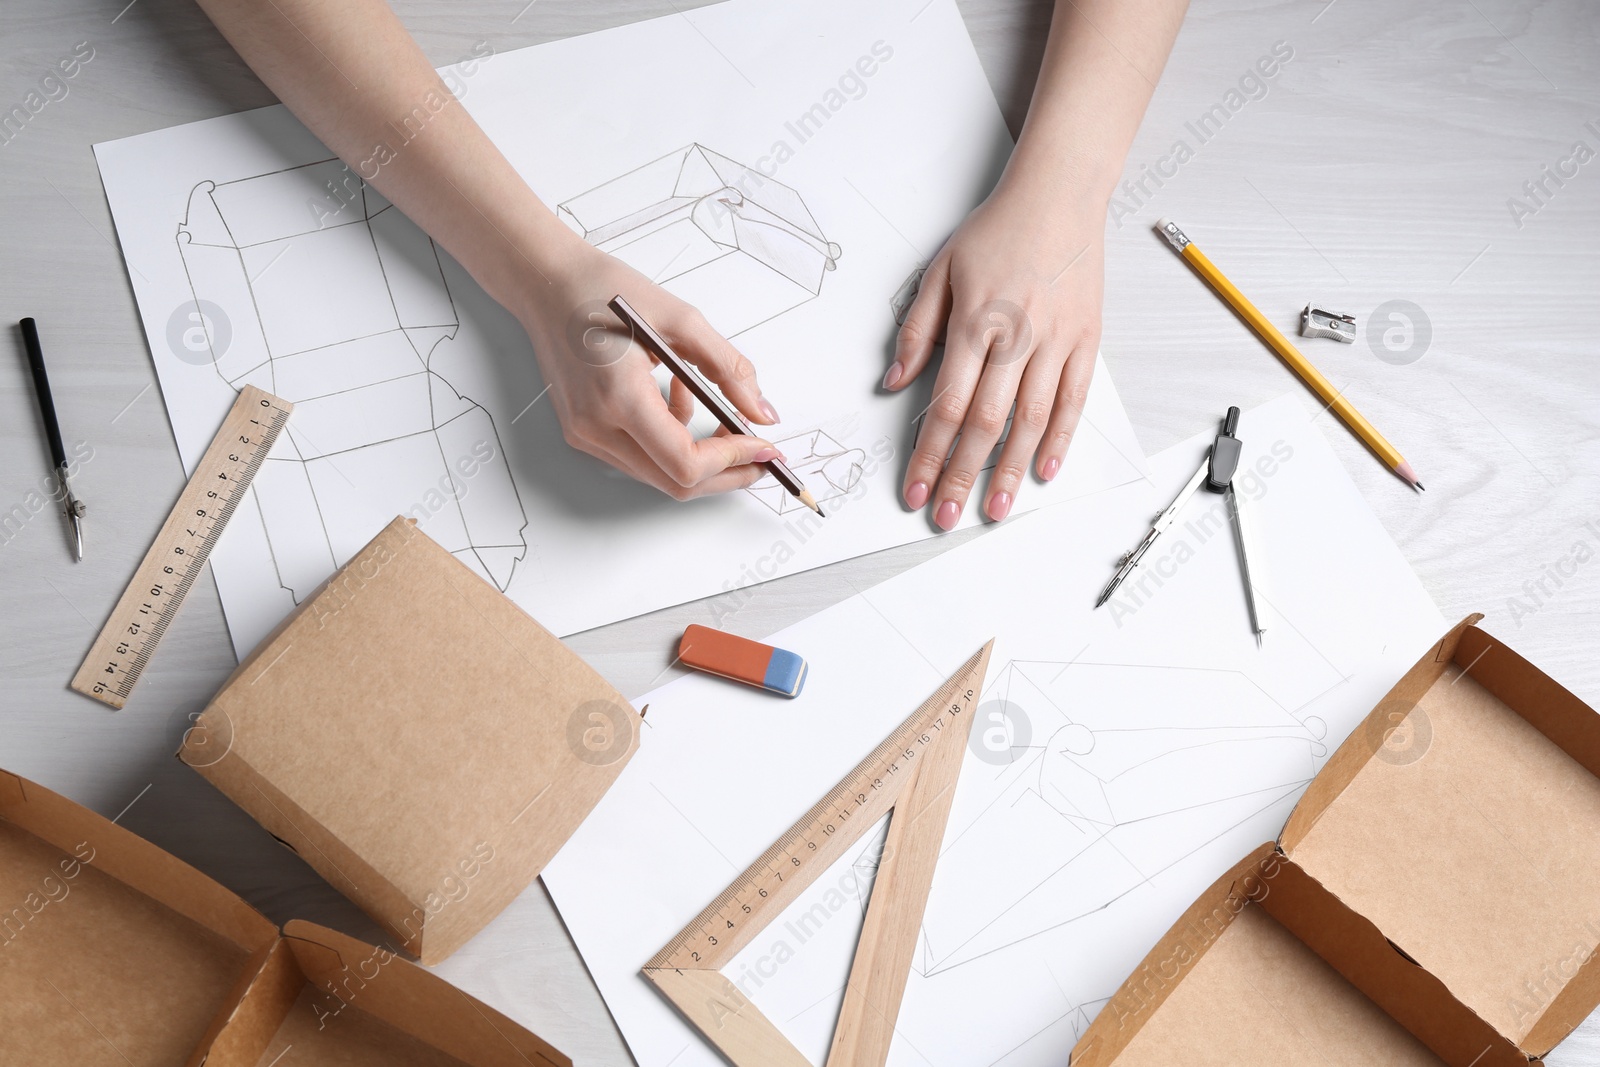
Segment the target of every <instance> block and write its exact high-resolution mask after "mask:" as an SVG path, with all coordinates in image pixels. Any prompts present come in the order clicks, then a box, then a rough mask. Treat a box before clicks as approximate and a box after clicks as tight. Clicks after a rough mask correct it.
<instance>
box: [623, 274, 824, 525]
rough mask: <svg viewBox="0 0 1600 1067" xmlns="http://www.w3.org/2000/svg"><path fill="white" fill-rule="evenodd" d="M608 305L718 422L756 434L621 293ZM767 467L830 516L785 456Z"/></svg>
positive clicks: (810, 504)
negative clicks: (790, 466)
mask: <svg viewBox="0 0 1600 1067" xmlns="http://www.w3.org/2000/svg"><path fill="white" fill-rule="evenodd" d="M607 306H608V307H610V308H611V310H612V311H613V312H614V313H615V314H616V316H617V318H619V319H621V320H622V323H623V325H625V326H627V327H628V329H629V330H631V331H632V333H633V335H634V340H636V341H638V342H639V343H640V344H642V345H644V347H645V348H647V349H649V350H650V354H651V355H652V356H655V357H656V358H657V359H659V360H660V361H661V363H662V365H663V366H665V367H666V368H667V370H669V371H671V372H672V374H673V376H674V377H675V378H677V379H678V380H679V381H680V382H682V383H683V384H684V385H686V386H688V388H689V392H691V393H693V394H694V396H695V399H696V400H698V401H700V403H702V404H704V405H705V406H706V408H707V409H708V410H709V411H710V412H711V414H713V415H715V416H716V418H717V421H718V422H720V423H722V425H723V426H725V427H727V429H728V432H729V433H742V434H749V435H750V436H752V437H754V436H755V435H756V434H755V431H754V430H752V429H751V428H750V424H749V423H747V422H745V421H744V418H743V417H742V416H740V414H739V413H738V412H737V411H735V410H734V407H733V405H732V404H730V403H728V402H727V401H726V400H724V399H723V398H722V397H721V396H720V395H718V394H717V393H716V392H715V391H714V390H713V389H712V388H711V386H710V384H709V383H708V382H707V381H706V380H705V379H704V378H702V377H700V372H699V371H697V370H695V368H694V365H693V364H691V363H690V362H689V361H688V360H686V359H684V358H683V357H682V356H680V355H678V353H676V352H674V351H673V350H672V346H671V345H669V344H667V342H666V339H665V338H663V337H662V336H661V335H660V334H659V333H656V331H655V329H654V328H653V327H652V326H651V325H650V324H649V323H648V322H646V321H644V319H643V318H642V317H640V315H639V313H638V312H637V311H635V310H633V308H632V307H630V306H629V304H628V302H627V301H626V300H624V299H623V298H622V295H621V294H620V293H619V294H618V295H617V296H614V297H612V298H611V302H610V303H609V304H608V305H607ZM763 466H765V467H766V468H767V470H769V471H771V472H772V476H773V477H774V478H776V479H777V480H778V484H779V485H781V486H783V487H784V489H786V490H788V492H789V495H790V496H793V497H794V498H795V499H796V500H798V501H800V503H802V504H804V505H805V506H806V507H808V508H810V509H811V510H812V511H815V512H816V513H817V514H818V515H821V516H822V517H823V518H827V517H828V516H827V513H826V512H825V511H823V510H822V508H820V507H818V506H817V498H816V497H814V496H812V495H811V490H809V489H807V488H806V487H805V483H804V482H802V481H801V480H800V478H799V476H798V475H796V474H795V472H794V471H792V470H790V469H789V467H788V465H787V464H785V463H784V462H783V461H782V460H781V459H775V460H772V461H771V462H769V463H765V464H763Z"/></svg>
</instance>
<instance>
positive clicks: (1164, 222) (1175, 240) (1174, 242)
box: [1156, 218, 1189, 252]
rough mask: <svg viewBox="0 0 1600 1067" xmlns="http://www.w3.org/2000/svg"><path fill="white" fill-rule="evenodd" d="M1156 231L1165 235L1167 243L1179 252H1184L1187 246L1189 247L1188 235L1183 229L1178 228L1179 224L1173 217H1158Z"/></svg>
mask: <svg viewBox="0 0 1600 1067" xmlns="http://www.w3.org/2000/svg"><path fill="white" fill-rule="evenodd" d="M1156 232H1157V233H1159V234H1160V235H1161V236H1163V237H1165V238H1166V239H1167V243H1168V244H1170V245H1171V246H1172V247H1173V249H1174V250H1176V251H1178V252H1182V251H1183V250H1184V249H1185V248H1188V247H1189V237H1188V235H1187V234H1185V233H1184V232H1183V231H1182V230H1180V229H1178V224H1177V223H1176V222H1173V221H1172V220H1171V219H1166V218H1163V219H1157V220H1156Z"/></svg>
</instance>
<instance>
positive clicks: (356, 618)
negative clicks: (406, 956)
mask: <svg viewBox="0 0 1600 1067" xmlns="http://www.w3.org/2000/svg"><path fill="white" fill-rule="evenodd" d="M639 728H640V719H639V716H638V714H637V713H636V712H635V711H634V710H633V708H632V707H631V706H629V704H628V703H627V701H626V700H624V699H623V698H622V696H621V695H620V694H618V693H617V691H616V690H615V689H613V688H612V687H611V686H610V685H608V684H607V683H606V682H605V680H604V679H602V678H601V677H600V676H599V675H598V674H597V673H595V671H594V670H593V669H592V668H590V667H589V666H588V665H587V664H586V663H584V662H583V661H582V660H581V659H579V658H578V657H577V656H576V655H574V654H573V653H572V652H571V651H570V650H568V649H567V648H566V646H564V645H563V644H562V643H561V642H560V641H558V640H557V639H556V638H555V637H553V636H551V634H550V633H549V631H547V630H545V629H544V628H543V627H542V626H540V625H539V624H538V623H537V622H535V621H534V620H533V619H532V618H530V617H528V616H527V615H526V614H524V613H523V612H522V610H521V609H520V608H518V607H517V606H516V605H515V604H513V603H512V602H511V601H510V600H509V599H508V598H506V597H505V596H504V595H502V594H501V593H500V592H498V591H497V590H496V589H494V587H493V586H491V585H489V584H488V583H487V582H485V581H484V580H483V579H482V578H480V577H479V576H478V575H477V574H476V573H474V572H473V571H472V570H471V569H469V568H468V567H467V566H466V565H465V564H464V563H462V562H461V560H460V559H458V558H457V557H456V556H454V555H453V554H451V553H450V552H447V551H446V550H445V549H444V548H443V547H441V546H439V545H438V544H436V543H434V542H433V541H432V540H431V539H430V538H428V536H427V535H426V534H423V533H422V532H421V531H420V530H418V529H417V528H416V527H415V526H414V525H413V524H412V523H410V522H408V521H406V520H404V519H400V518H397V519H395V520H394V522H393V523H391V524H390V525H389V526H388V527H387V528H386V529H385V530H384V531H383V532H382V533H380V534H379V535H378V536H377V537H376V538H374V539H373V541H372V543H371V544H369V545H368V546H367V547H366V548H364V549H362V550H361V551H360V552H359V553H357V554H356V556H355V558H354V559H352V560H351V561H350V562H349V564H347V565H346V566H345V567H344V568H342V569H341V570H340V571H339V572H338V573H336V574H335V575H334V576H333V577H332V578H331V579H330V580H329V581H328V583H327V584H326V585H325V586H324V587H323V588H322V589H321V590H320V591H318V592H317V593H315V594H314V595H313V596H311V597H310V598H308V599H307V600H306V601H305V602H304V603H302V604H301V605H300V606H299V608H297V609H296V610H295V611H294V613H293V614H291V615H290V617H289V618H288V619H287V620H285V622H284V623H283V624H282V625H281V626H280V627H279V628H278V630H277V631H276V632H275V633H274V634H272V635H271V636H270V637H268V638H267V640H266V641H264V642H262V644H261V645H260V646H258V647H257V648H256V650H255V651H254V652H253V653H251V655H250V656H248V657H246V659H245V660H244V662H243V663H241V664H240V665H239V668H238V669H237V670H236V671H235V672H234V674H233V675H232V676H231V677H230V678H229V679H228V681H227V682H226V683H225V684H224V685H223V687H222V689H221V690H220V691H219V692H218V693H217V695H216V697H215V698H214V699H213V700H212V702H211V703H210V705H209V706H207V708H206V710H205V711H204V712H203V713H202V714H201V716H200V719H199V721H198V723H197V725H196V728H195V729H193V730H191V731H190V732H189V734H188V736H187V737H186V738H185V739H184V744H183V747H182V749H181V750H180V752H179V756H180V757H181V758H182V759H183V760H184V762H186V763H188V764H189V765H190V766H192V767H194V768H195V769H196V770H198V771H199V772H200V774H202V775H203V776H205V777H206V778H207V779H208V780H209V781H210V782H211V783H212V784H213V785H215V786H216V787H217V788H218V789H220V790H222V792H223V793H225V794H227V795H228V796H229V797H230V798H232V799H233V801H234V802H235V803H237V804H238V805H239V806H240V807H242V808H244V809H245V810H246V811H247V812H249V813H250V814H251V815H252V816H253V817H254V818H255V819H256V820H257V821H258V822H259V823H261V825H262V826H264V827H265V828H266V829H267V830H268V831H270V832H271V833H272V834H273V835H274V836H276V837H277V838H279V839H280V840H282V841H283V842H284V843H285V844H287V845H288V846H289V847H291V848H292V849H294V850H295V851H296V852H297V853H298V854H299V855H300V856H301V857H302V858H303V859H304V860H305V861H306V862H307V863H309V864H310V865H311V866H312V867H314V868H315V869H316V870H317V872H318V873H319V874H321V875H322V876H323V877H324V878H326V879H327V880H328V881H329V882H330V883H331V884H332V885H333V886H334V887H335V888H337V889H339V891H340V892H342V893H344V894H345V895H346V896H348V897H349V898H350V899H351V900H353V901H354V902H355V903H356V904H358V905H359V906H360V907H361V908H362V909H364V910H365V911H366V912H367V913H368V914H369V915H371V916H372V917H373V919H375V920H376V921H377V922H378V923H379V924H381V925H382V926H383V927H384V929H385V930H387V931H388V932H389V933H390V935H391V936H392V937H394V938H395V939H396V942H397V943H399V944H401V945H403V946H404V947H405V948H406V950H407V951H409V952H412V953H414V954H415V955H417V956H418V957H419V958H421V960H422V961H423V962H424V963H435V962H437V961H439V960H442V959H444V958H445V957H446V956H448V955H449V954H450V953H451V952H453V951H454V950H455V949H456V948H457V947H459V946H460V945H461V944H462V942H464V941H466V940H467V939H468V938H469V937H471V936H472V935H473V934H475V933H477V932H478V930H480V929H481V928H482V927H483V926H484V924H486V923H487V922H488V921H489V920H490V919H492V918H493V917H494V916H495V915H496V914H498V913H499V912H500V910H501V909H502V908H504V907H505V905H506V904H507V903H509V902H510V901H511V900H512V898H514V897H515V896H516V895H517V894H518V893H520V892H522V890H523V889H525V888H527V886H528V884H529V883H530V882H532V881H533V879H534V878H535V877H536V876H537V875H538V873H539V871H540V869H541V868H542V867H543V866H544V864H545V862H546V861H547V860H549V858H550V857H551V856H552V855H554V854H555V851H556V850H557V849H558V848H559V847H560V846H561V845H562V843H564V842H565V841H566V839H567V837H568V836H570V835H571V833H572V831H573V830H574V829H575V828H576V827H577V825H578V823H579V822H580V821H582V819H583V817H584V816H585V815H587V814H588V812H589V810H590V809H591V808H592V807H593V806H594V805H595V803H596V802H598V801H599V799H600V797H601V796H602V795H603V794H604V793H605V791H606V789H607V788H608V787H609V786H610V785H611V783H612V781H613V780H615V778H616V776H617V774H618V773H619V772H620V771H621V769H622V767H623V765H624V764H625V763H626V762H627V760H628V759H629V757H631V756H632V754H633V752H634V751H635V749H636V748H637V746H638V739H639Z"/></svg>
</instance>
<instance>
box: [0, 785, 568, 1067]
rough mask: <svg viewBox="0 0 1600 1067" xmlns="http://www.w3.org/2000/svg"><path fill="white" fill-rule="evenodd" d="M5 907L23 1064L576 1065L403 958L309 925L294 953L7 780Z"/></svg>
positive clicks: (127, 837) (136, 847)
mask: <svg viewBox="0 0 1600 1067" xmlns="http://www.w3.org/2000/svg"><path fill="white" fill-rule="evenodd" d="M0 894H3V896H0V901H3V907H4V908H5V909H7V910H5V911H4V912H0V1059H3V1060H4V1062H6V1063H8V1064H9V1063H18V1064H36V1063H60V1064H68V1063H70V1064H74V1065H76V1067H126V1065H127V1064H130V1063H134V1064H138V1065H139V1067H147V1065H148V1067H201V1065H202V1064H204V1065H206V1067H258V1065H260V1064H268V1063H273V1064H280V1065H281V1067H291V1065H296V1064H299V1065H310V1067H323V1065H327V1067H334V1065H338V1067H366V1065H369V1064H370V1065H371V1067H380V1065H387V1064H393V1063H415V1064H427V1065H429V1067H462V1065H465V1067H570V1064H571V1061H570V1060H568V1059H567V1058H566V1057H564V1056H562V1055H561V1054H560V1053H559V1052H557V1051H555V1050H554V1049H552V1048H551V1047H550V1046H549V1045H546V1044H545V1043H544V1042H543V1041H540V1040H539V1039H538V1038H537V1037H535V1036H534V1035H533V1034H531V1033H529V1032H528V1031H527V1030H525V1029H524V1028H523V1027H521V1026H519V1025H517V1024H516V1023H515V1022H513V1021H511V1020H510V1019H508V1018H506V1017H505V1016H503V1015H501V1014H500V1013H499V1012H496V1011H495V1010H494V1009H492V1008H490V1007H489V1006H488V1005H486V1004H483V1003H481V1002H479V1001H477V1000H475V999H473V998H472V997H469V996H467V994H465V993H463V992H462V991H461V990H459V989H456V988H455V987H454V986H451V985H449V984H448V983H446V982H445V981H443V980H442V979H439V978H435V977H434V976H433V975H431V974H428V973H427V972H426V971H424V970H423V969H422V968H420V967H417V966H416V965H414V964H411V963H407V962H406V961H404V960H401V959H399V958H397V957H396V956H395V955H394V953H392V952H389V951H387V950H385V949H381V948H377V947H374V946H372V945H367V944H364V943H362V942H360V941H357V940H355V939H353V938H349V937H346V936H344V935H343V934H339V933H336V932H334V931H332V930H327V929H324V928H322V927H320V926H314V925H312V924H310V923H303V922H291V923H289V925H288V926H287V927H286V928H285V931H284V936H283V937H280V936H279V932H278V928H277V927H276V926H274V925H273V924H272V923H271V922H269V921H268V920H267V919H266V918H265V917H264V916H263V915H261V914H260V913H259V912H257V911H255V910H254V909H253V908H251V907H250V906H249V905H248V904H246V903H245V902H244V901H243V900H241V899H239V898H238V897H237V896H235V895H233V894H232V893H230V892H229V891H228V890H226V889H224V888H223V887H222V886H220V885H218V884H217V883H215V882H213V881H212V880H211V879H209V878H207V877H206V876H205V875H203V874H201V873H200V872H199V871H197V870H195V869H194V868H193V867H190V866H189V865H188V864H186V863H184V862H182V861H181V860H179V859H177V858H176V857H175V856H172V855H171V854H170V853H167V852H165V851H163V850H162V849H160V848H158V847H157V846H155V845H153V844H151V843H150V842H148V841H146V840H144V839H143V838H141V837H139V836H138V835H136V834H134V833H131V832H130V831H128V830H124V829H123V828H122V827H120V826H117V825H115V824H114V823H112V822H111V821H110V820H108V819H105V818H102V817H101V816H99V815H96V814H95V813H94V812H92V811H90V810H88V809H87V808H84V807H82V806H80V805H78V804H76V803H74V802H73V801H71V800H68V799H67V798H66V797H63V796H60V795H58V794H56V793H52V792H51V791H50V790H48V789H45V788H44V787H43V786H40V785H37V784H35V783H33V782H30V781H28V780H27V779H25V778H21V777H19V776H17V775H14V774H10V773H8V772H5V771H0ZM288 1043H292V1044H293V1045H294V1046H295V1052H294V1055H293V1056H292V1057H288V1058H284V1057H283V1055H282V1053H283V1051H284V1046H285V1045H286V1044H288ZM269 1052H270V1053H271V1055H267V1053H269Z"/></svg>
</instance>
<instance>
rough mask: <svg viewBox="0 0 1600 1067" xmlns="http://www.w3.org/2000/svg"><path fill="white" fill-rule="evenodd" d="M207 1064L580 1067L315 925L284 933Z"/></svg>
mask: <svg viewBox="0 0 1600 1067" xmlns="http://www.w3.org/2000/svg"><path fill="white" fill-rule="evenodd" d="M205 1062H206V1067H269V1065H271V1067H392V1065H393V1064H399V1063H404V1064H412V1065H415V1067H571V1064H572V1061H571V1060H570V1059H568V1058H567V1057H565V1056H563V1055H562V1054H561V1053H559V1052H557V1051H556V1050H555V1049H553V1048H551V1047H550V1046H549V1045H547V1044H545V1043H544V1042H543V1041H541V1040H539V1039H538V1038H537V1037H535V1036H534V1035H533V1034H530V1033H529V1032H528V1031H527V1030H525V1029H523V1028H522V1027H520V1026H518V1025H517V1024H516V1023H514V1022H512V1021H511V1020H510V1019H508V1018H506V1017H505V1016H504V1015H501V1014H500V1013H499V1012H497V1011H495V1010H494V1009H493V1008H491V1007H489V1006H488V1005H486V1004H484V1003H483V1002H481V1001H479V1000H475V999H474V998H472V997H470V996H468V995H467V994H465V993H463V992H462V991H461V990H459V989H456V988H455V987H454V986H452V985H450V984H449V983H447V982H444V981H443V980H441V979H439V978H435V977H434V976H433V975H431V974H429V973H428V972H427V971H425V970H423V969H422V968H421V967H418V966H416V965H414V964H411V963H408V962H406V961H405V960H403V959H400V958H399V957H397V956H395V955H394V953H392V952H389V951H387V950H384V949H381V948H374V947H373V946H371V945H367V944H365V943H363V942H360V941H357V940H355V939H354V938H350V937H346V936H344V935H343V934H340V933H336V932H335V931H333V930H329V929H327V928H325V927H321V926H317V925H315V924H313V923H307V922H300V921H295V922H291V923H289V924H288V925H287V926H285V927H284V929H283V939H282V940H281V941H279V942H278V943H277V945H275V946H274V948H273V950H272V952H271V954H270V955H269V957H268V959H267V961H266V963H265V965H264V966H263V967H262V968H261V970H260V973H259V974H258V975H257V976H256V979H255V981H254V982H253V983H252V984H251V986H250V988H249V990H248V991H247V992H246V993H245V995H244V997H243V998H242V1000H241V1001H240V1003H239V1006H238V1008H237V1010H235V1011H234V1013H233V1015H232V1017H231V1018H230V1019H229V1020H228V1023H227V1025H226V1026H225V1027H224V1028H223V1029H222V1031H221V1033H220V1034H219V1035H218V1036H217V1039H216V1040H215V1041H214V1042H213V1043H212V1045H211V1048H210V1051H209V1055H208V1057H207V1059H206V1061H205Z"/></svg>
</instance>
